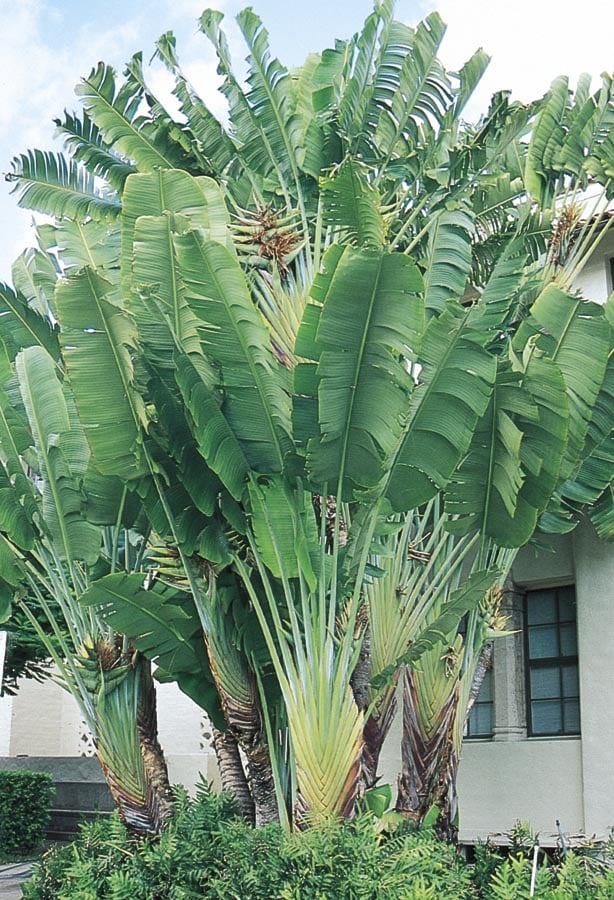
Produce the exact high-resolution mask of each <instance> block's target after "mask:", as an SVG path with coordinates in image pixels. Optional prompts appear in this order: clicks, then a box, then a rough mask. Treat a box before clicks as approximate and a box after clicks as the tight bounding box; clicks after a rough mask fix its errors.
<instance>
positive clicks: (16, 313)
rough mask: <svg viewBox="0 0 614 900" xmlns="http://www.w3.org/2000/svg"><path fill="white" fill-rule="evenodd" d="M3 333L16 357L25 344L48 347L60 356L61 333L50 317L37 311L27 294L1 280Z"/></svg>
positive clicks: (3, 337)
mask: <svg viewBox="0 0 614 900" xmlns="http://www.w3.org/2000/svg"><path fill="white" fill-rule="evenodd" d="M0 321H1V322H2V328H1V330H0V335H1V337H2V343H3V344H4V348H5V350H6V351H8V353H9V355H10V357H11V358H12V359H14V358H15V356H16V355H17V352H18V351H19V350H21V349H22V348H23V347H30V346H39V347H44V348H45V349H46V350H48V351H49V353H50V354H51V355H52V356H53V357H54V358H57V356H58V355H59V353H58V350H59V347H58V339H57V333H56V331H55V330H54V328H53V326H52V325H51V323H50V321H49V320H48V319H46V318H44V317H43V316H41V315H40V314H39V313H37V312H34V310H33V309H32V308H31V307H30V305H29V304H28V302H27V300H26V298H25V297H23V296H22V295H21V294H19V293H16V292H15V291H14V290H13V289H12V288H10V287H9V286H8V285H6V284H0Z"/></svg>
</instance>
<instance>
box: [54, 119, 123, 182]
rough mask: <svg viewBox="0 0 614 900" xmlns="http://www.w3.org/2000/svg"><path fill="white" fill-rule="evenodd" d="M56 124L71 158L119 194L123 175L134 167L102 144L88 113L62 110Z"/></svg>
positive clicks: (98, 132) (99, 134) (103, 142)
mask: <svg viewBox="0 0 614 900" xmlns="http://www.w3.org/2000/svg"><path fill="white" fill-rule="evenodd" d="M56 125H57V128H58V134H60V135H61V136H62V138H63V140H64V145H65V146H66V147H67V148H68V149H69V150H70V151H71V154H72V157H73V159H74V160H75V161H76V162H79V163H83V165H84V166H85V168H86V169H87V171H88V172H90V173H91V174H93V175H97V176H98V177H100V178H104V179H105V181H106V182H107V183H108V184H110V185H111V187H113V188H114V189H115V190H116V191H119V192H120V193H121V191H122V189H123V187H124V183H125V181H126V178H127V177H128V175H130V174H131V173H132V172H135V171H136V169H135V167H134V166H133V165H132V164H131V163H129V162H127V160H125V159H122V157H121V156H119V155H118V154H117V153H115V152H114V151H113V150H112V149H111V148H110V147H109V145H108V144H106V143H105V141H104V140H103V137H102V135H101V133H100V129H99V128H98V127H97V126H96V125H94V123H93V122H92V120H91V119H90V117H89V116H88V114H87V113H86V112H84V113H83V115H82V117H81V118H79V117H78V116H76V115H74V114H73V115H71V113H69V112H67V111H65V112H64V118H63V119H62V120H60V119H56Z"/></svg>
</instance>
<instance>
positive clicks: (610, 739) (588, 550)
mask: <svg viewBox="0 0 614 900" xmlns="http://www.w3.org/2000/svg"><path fill="white" fill-rule="evenodd" d="M573 546H574V558H575V564H576V591H577V595H578V655H579V659H580V660H581V664H580V711H581V722H582V775H583V782H584V817H585V823H586V830H587V832H588V833H589V834H592V833H593V832H595V833H597V834H604V833H607V831H608V829H610V828H614V765H613V760H614V756H613V754H614V750H613V748H614V548H612V546H611V545H609V544H605V543H604V542H603V541H599V540H598V539H597V537H596V536H595V534H594V531H593V529H592V527H591V526H590V525H589V524H588V523H583V524H582V525H581V526H580V527H579V528H578V529H577V530H576V531H575V532H574V536H573Z"/></svg>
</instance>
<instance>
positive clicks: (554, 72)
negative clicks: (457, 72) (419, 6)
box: [430, 0, 614, 112]
mask: <svg viewBox="0 0 614 900" xmlns="http://www.w3.org/2000/svg"><path fill="white" fill-rule="evenodd" d="M430 5H431V8H433V7H436V8H437V10H438V11H439V13H440V14H441V17H442V18H443V20H444V22H446V23H447V25H448V31H447V34H446V37H445V39H444V44H443V46H442V57H443V59H444V61H445V62H446V64H448V65H449V66H450V67H455V66H456V67H457V66H460V65H462V63H463V62H465V61H466V60H467V59H468V58H469V56H470V55H471V53H473V51H474V50H476V49H477V48H478V47H480V46H482V47H483V48H484V50H486V52H487V53H488V54H489V55H490V56H491V63H490V65H489V67H488V70H487V72H486V74H485V76H484V79H483V82H482V84H481V85H480V88H479V90H478V92H477V93H476V103H474V104H473V107H472V111H473V112H482V111H484V110H485V108H486V106H487V104H488V100H489V98H490V95H491V94H492V93H493V92H494V91H496V90H502V89H504V88H510V89H511V90H512V93H513V96H514V98H516V99H518V100H524V101H528V100H533V99H536V98H537V97H540V96H541V95H542V94H544V93H545V92H546V91H547V90H548V88H549V87H550V84H551V82H552V80H553V79H554V78H555V77H557V76H558V75H562V74H565V75H569V76H570V79H571V83H572V85H575V82H576V81H577V78H578V75H580V74H581V73H582V72H588V73H589V74H591V75H593V76H595V77H596V78H597V77H598V76H600V74H601V72H603V71H609V72H612V70H613V69H614V50H613V46H612V36H613V34H614V7H613V6H612V5H611V4H609V3H604V2H603V0H583V2H581V3H577V2H573V3H572V2H571V0H515V2H514V3H509V2H507V0H438V2H436V3H433V2H431V4H430ZM597 84H598V82H595V84H594V87H595V88H596V87H597Z"/></svg>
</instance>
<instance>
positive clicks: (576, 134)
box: [525, 75, 614, 205]
mask: <svg viewBox="0 0 614 900" xmlns="http://www.w3.org/2000/svg"><path fill="white" fill-rule="evenodd" d="M589 89H590V78H588V76H583V77H581V78H580V80H579V82H578V86H577V89H576V93H575V96H573V97H572V96H571V92H570V89H569V81H568V79H567V78H565V77H559V78H557V79H555V81H553V82H552V85H551V88H550V91H549V93H548V94H547V95H546V97H545V99H544V101H543V104H542V108H541V110H540V112H539V114H538V116H537V120H536V122H535V124H534V126H533V129H532V134H531V140H530V142H529V147H528V152H527V157H526V166H525V183H526V187H527V190H528V191H529V192H530V193H531V194H532V195H533V197H534V199H536V200H538V201H539V202H540V203H541V204H542V205H546V204H548V203H549V202H550V201H551V198H552V196H553V194H554V193H555V191H556V189H557V185H558V186H559V189H560V188H562V186H563V183H562V176H563V175H568V176H570V177H571V178H573V179H574V181H575V182H576V183H579V184H580V185H583V186H584V185H585V184H586V183H587V179H588V175H589V173H590V174H591V175H593V176H596V177H597V178H598V179H600V180H601V182H602V183H603V181H604V180H605V179H607V178H608V174H607V172H606V171H605V170H604V169H603V166H602V165H601V159H602V158H604V157H607V150H606V143H607V141H608V140H609V135H610V134H611V129H612V125H614V112H613V110H612V79H611V77H610V76H609V75H604V76H603V81H602V85H601V88H600V90H599V91H598V92H597V94H596V95H595V96H594V97H591V96H589ZM604 150H606V152H605V154H604Z"/></svg>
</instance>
